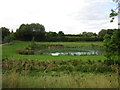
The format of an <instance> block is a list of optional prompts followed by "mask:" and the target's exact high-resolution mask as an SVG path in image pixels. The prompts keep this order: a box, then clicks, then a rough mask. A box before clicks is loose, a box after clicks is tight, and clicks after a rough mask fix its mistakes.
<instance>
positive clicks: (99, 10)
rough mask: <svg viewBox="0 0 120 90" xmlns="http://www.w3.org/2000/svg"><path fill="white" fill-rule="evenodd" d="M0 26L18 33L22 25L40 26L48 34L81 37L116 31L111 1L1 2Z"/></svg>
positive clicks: (11, 0) (17, 0)
mask: <svg viewBox="0 0 120 90" xmlns="http://www.w3.org/2000/svg"><path fill="white" fill-rule="evenodd" d="M0 3H1V5H0V11H1V12H2V13H1V15H0V26H5V27H8V28H10V29H14V30H16V28H18V27H19V25H21V24H23V23H40V24H43V25H44V26H45V28H46V31H56V32H58V31H59V30H60V31H61V30H62V31H63V32H65V33H72V34H78V33H80V32H83V31H92V32H99V31H100V30H101V29H102V28H116V27H117V20H116V21H115V22H114V23H112V24H110V23H109V21H110V19H109V13H110V10H111V9H112V8H114V7H115V5H116V4H114V3H113V2H112V0H1V1H0Z"/></svg>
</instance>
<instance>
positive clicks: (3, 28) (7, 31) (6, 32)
mask: <svg viewBox="0 0 120 90" xmlns="http://www.w3.org/2000/svg"><path fill="white" fill-rule="evenodd" d="M0 32H1V34H2V35H1V36H0V37H2V41H3V40H4V38H5V37H6V36H8V35H9V34H10V31H9V29H8V28H6V27H1V28H0Z"/></svg>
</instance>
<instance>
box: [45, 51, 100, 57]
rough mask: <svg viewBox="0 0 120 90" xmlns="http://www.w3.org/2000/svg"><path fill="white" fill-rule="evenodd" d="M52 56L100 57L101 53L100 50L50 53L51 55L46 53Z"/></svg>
mask: <svg viewBox="0 0 120 90" xmlns="http://www.w3.org/2000/svg"><path fill="white" fill-rule="evenodd" d="M46 54H49V55H52V56H59V55H73V56H76V55H79V56H80V55H100V54H101V51H100V50H87V51H86V50H85V51H83V50H82V51H75V52H73V51H72V52H50V53H46Z"/></svg>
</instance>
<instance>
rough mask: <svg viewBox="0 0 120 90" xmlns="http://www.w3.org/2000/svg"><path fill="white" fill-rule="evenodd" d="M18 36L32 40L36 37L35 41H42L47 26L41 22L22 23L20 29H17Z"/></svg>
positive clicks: (24, 39) (19, 38) (21, 38)
mask: <svg viewBox="0 0 120 90" xmlns="http://www.w3.org/2000/svg"><path fill="white" fill-rule="evenodd" d="M15 36H16V38H17V39H18V40H23V41H31V40H32V38H33V37H34V38H35V41H42V40H43V38H44V36H45V28H44V26H43V25H41V24H39V23H32V24H22V25H21V26H20V27H19V29H17V31H16V34H15Z"/></svg>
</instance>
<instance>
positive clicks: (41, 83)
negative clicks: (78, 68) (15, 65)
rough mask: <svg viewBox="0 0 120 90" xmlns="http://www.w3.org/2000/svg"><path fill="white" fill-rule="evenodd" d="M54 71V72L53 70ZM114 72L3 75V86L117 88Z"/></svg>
mask: <svg viewBox="0 0 120 90" xmlns="http://www.w3.org/2000/svg"><path fill="white" fill-rule="evenodd" d="M53 73H54V72H53ZM117 87H118V82H117V75H116V74H93V73H89V74H88V73H87V74H86V73H71V74H60V76H53V75H45V76H29V75H26V76H21V75H20V74H18V73H11V74H9V75H4V76H3V88H117Z"/></svg>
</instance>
